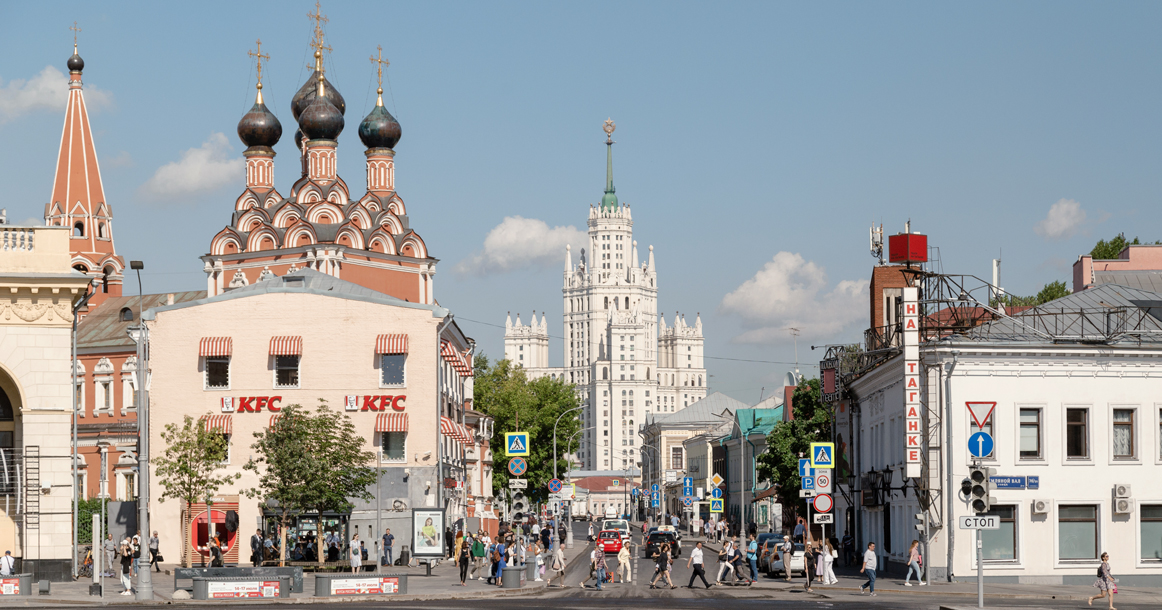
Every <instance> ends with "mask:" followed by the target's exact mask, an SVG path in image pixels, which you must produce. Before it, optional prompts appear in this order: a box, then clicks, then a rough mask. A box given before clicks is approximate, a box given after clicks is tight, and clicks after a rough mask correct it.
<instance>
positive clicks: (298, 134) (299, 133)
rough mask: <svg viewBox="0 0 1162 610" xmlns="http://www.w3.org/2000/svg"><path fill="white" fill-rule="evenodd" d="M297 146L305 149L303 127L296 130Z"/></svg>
mask: <svg viewBox="0 0 1162 610" xmlns="http://www.w3.org/2000/svg"><path fill="white" fill-rule="evenodd" d="M295 148H297V149H299V150H302V149H303V130H301V129H296V130H295Z"/></svg>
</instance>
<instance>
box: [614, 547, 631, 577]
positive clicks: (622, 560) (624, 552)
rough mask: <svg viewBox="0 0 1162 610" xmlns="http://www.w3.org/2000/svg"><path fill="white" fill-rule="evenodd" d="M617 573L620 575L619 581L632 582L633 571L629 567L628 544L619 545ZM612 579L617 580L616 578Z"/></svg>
mask: <svg viewBox="0 0 1162 610" xmlns="http://www.w3.org/2000/svg"><path fill="white" fill-rule="evenodd" d="M617 573H618V574H620V575H621V582H622V583H623V584H624V583H627V582H628V583H631V584H632V583H633V571H632V569H631V568H630V557H629V544H623V545H621V550H620V551H618V552H617ZM614 580H617V579H616V578H615V579H614Z"/></svg>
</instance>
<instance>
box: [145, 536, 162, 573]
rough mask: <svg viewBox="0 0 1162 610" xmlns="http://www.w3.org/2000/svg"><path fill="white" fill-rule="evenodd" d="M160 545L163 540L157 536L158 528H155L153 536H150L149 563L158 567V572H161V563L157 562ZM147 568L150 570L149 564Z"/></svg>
mask: <svg viewBox="0 0 1162 610" xmlns="http://www.w3.org/2000/svg"><path fill="white" fill-rule="evenodd" d="M160 547H161V540H160V539H158V537H157V530H153V536H150V538H149V565H151V566H153V567H154V568H156V569H157V571H158V572H161V565H160V564H158V563H157V558H158V556H159V552H158V549H159V548H160ZM145 569H147V570H148V569H149V567H148V566H147V567H146V568H145Z"/></svg>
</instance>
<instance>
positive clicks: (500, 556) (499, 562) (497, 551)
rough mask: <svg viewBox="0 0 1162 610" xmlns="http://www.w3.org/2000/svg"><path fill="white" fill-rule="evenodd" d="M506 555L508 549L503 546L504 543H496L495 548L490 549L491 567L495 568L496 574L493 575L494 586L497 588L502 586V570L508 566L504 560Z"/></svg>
mask: <svg viewBox="0 0 1162 610" xmlns="http://www.w3.org/2000/svg"><path fill="white" fill-rule="evenodd" d="M507 553H508V547H507V546H505V544H504V542H497V543H496V546H495V547H493V549H492V561H493V565H495V566H496V572H495V575H494V576H495V578H496V583H495V584H496V586H498V587H499V586H502V585H503V584H504V583H503V580H504V568H505V567H507V566H508V562H507V561H506V560H505V557H506V556H507Z"/></svg>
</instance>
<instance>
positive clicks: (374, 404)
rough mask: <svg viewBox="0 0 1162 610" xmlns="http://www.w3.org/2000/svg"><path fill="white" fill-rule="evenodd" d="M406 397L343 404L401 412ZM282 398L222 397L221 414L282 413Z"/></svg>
mask: <svg viewBox="0 0 1162 610" xmlns="http://www.w3.org/2000/svg"><path fill="white" fill-rule="evenodd" d="M407 398H408V397H407V396H356V395H348V396H345V397H344V401H343V404H344V406H345V407H346V410H348V411H387V410H392V411H403V410H404V402H405V401H406V400H407ZM280 402H282V396H244V397H234V396H223V397H222V412H223V413H261V412H262V410H263V409H266V410H267V411H270V412H271V413H278V412H279V411H282V407H281V406H279V404H278V403H280Z"/></svg>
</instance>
